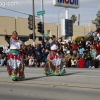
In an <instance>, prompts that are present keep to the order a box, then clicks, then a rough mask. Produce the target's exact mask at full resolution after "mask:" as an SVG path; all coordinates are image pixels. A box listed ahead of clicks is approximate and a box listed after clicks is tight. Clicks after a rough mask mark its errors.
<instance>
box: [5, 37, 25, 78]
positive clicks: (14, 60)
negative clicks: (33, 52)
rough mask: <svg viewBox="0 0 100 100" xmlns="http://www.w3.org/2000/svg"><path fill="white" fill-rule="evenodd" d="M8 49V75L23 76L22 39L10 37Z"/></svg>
mask: <svg viewBox="0 0 100 100" xmlns="http://www.w3.org/2000/svg"><path fill="white" fill-rule="evenodd" d="M9 44H10V51H9V53H8V65H7V71H8V74H9V76H11V77H12V78H13V77H20V78H24V66H22V63H21V53H20V49H21V45H22V41H20V40H17V39H13V38H10V43H9Z"/></svg>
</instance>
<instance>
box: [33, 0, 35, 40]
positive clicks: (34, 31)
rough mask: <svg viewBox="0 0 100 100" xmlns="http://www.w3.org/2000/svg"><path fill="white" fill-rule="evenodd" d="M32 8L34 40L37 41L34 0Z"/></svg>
mask: <svg viewBox="0 0 100 100" xmlns="http://www.w3.org/2000/svg"><path fill="white" fill-rule="evenodd" d="M32 10H33V42H35V7H34V0H32Z"/></svg>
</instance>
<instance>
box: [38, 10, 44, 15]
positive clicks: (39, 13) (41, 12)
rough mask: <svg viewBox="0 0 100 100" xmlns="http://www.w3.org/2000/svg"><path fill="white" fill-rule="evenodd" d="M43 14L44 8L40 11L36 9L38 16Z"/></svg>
mask: <svg viewBox="0 0 100 100" xmlns="http://www.w3.org/2000/svg"><path fill="white" fill-rule="evenodd" d="M43 14H45V10H42V11H38V12H37V15H38V16H40V15H43Z"/></svg>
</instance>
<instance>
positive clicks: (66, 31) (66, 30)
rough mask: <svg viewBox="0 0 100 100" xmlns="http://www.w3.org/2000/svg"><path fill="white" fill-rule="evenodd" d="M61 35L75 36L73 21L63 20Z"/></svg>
mask: <svg viewBox="0 0 100 100" xmlns="http://www.w3.org/2000/svg"><path fill="white" fill-rule="evenodd" d="M61 33H62V36H73V23H72V20H69V19H62V20H61Z"/></svg>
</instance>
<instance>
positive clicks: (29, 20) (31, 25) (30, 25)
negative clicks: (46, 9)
mask: <svg viewBox="0 0 100 100" xmlns="http://www.w3.org/2000/svg"><path fill="white" fill-rule="evenodd" d="M28 28H29V29H30V30H33V16H32V15H29V17H28Z"/></svg>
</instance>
